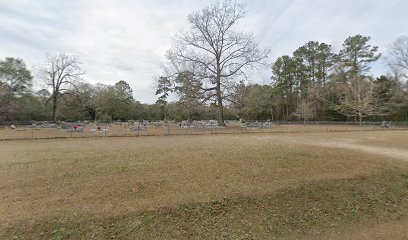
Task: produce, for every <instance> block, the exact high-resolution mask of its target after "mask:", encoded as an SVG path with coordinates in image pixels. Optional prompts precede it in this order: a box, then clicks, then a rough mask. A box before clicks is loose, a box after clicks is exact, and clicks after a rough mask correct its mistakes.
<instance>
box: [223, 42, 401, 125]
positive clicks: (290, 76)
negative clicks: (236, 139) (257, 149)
mask: <svg viewBox="0 0 408 240" xmlns="http://www.w3.org/2000/svg"><path fill="white" fill-rule="evenodd" d="M369 40H370V38H369V37H366V36H361V35H356V36H352V37H349V38H347V39H346V40H345V41H344V43H343V45H342V49H341V50H340V52H338V53H334V52H333V51H332V48H331V46H330V45H328V44H326V43H319V42H315V41H310V42H308V43H306V44H305V45H303V46H301V47H299V48H298V49H297V50H295V51H294V52H293V54H292V55H291V56H288V55H285V56H281V57H279V58H278V59H277V60H276V61H275V62H274V63H273V65H272V77H271V79H272V82H271V84H270V85H264V86H261V85H248V86H246V85H245V84H243V83H241V84H239V85H238V86H237V88H236V91H235V93H236V94H234V96H233V98H232V100H233V101H232V104H231V107H232V108H233V109H234V110H235V111H236V113H237V115H238V116H242V117H244V118H248V119H271V118H272V119H275V120H314V121H326V120H330V121H332V120H341V121H345V120H349V121H350V120H351V121H352V120H358V121H362V120H363V119H368V120H377V121H378V120H386V119H387V120H394V121H403V120H404V121H405V120H408V92H407V82H406V80H407V75H406V73H407V71H408V61H407V60H408V55H407V53H408V37H401V38H398V39H397V40H396V41H395V42H394V43H393V44H392V46H391V48H390V51H389V52H388V53H387V59H385V60H386V61H385V62H386V64H387V67H388V68H389V69H390V73H389V74H384V75H381V76H379V77H377V78H374V77H372V76H371V74H370V69H371V67H370V66H371V63H373V62H375V61H377V60H378V59H379V58H380V56H381V55H380V54H379V53H378V48H377V47H376V46H371V45H370V44H369Z"/></svg>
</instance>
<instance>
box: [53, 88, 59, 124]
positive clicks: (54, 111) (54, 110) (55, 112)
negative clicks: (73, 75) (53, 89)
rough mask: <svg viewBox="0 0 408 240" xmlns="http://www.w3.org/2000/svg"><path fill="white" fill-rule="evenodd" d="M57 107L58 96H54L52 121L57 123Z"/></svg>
mask: <svg viewBox="0 0 408 240" xmlns="http://www.w3.org/2000/svg"><path fill="white" fill-rule="evenodd" d="M57 105H58V96H57V95H56V96H54V97H53V99H52V121H53V122H54V123H55V122H56V121H57Z"/></svg>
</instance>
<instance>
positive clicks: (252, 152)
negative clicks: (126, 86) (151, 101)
mask: <svg viewBox="0 0 408 240" xmlns="http://www.w3.org/2000/svg"><path fill="white" fill-rule="evenodd" d="M407 225H408V132H406V131H401V132H397V131H378V132H352V133H350V132H339V133H327V132H313V131H310V132H305V133H269V134H245V135H242V134H241V135H240V134H236V135H233V134H232V135H203V136H168V137H139V138H80V139H76V138H68V139H52V140H51V139H50V140H23V141H6V142H0V239H108V238H109V239H300V238H303V239H384V236H392V239H407V237H408V230H407V227H406V226H407ZM384 234H385V235H384Z"/></svg>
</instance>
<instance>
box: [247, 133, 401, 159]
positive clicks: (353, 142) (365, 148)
mask: <svg viewBox="0 0 408 240" xmlns="http://www.w3.org/2000/svg"><path fill="white" fill-rule="evenodd" d="M252 138H253V139H256V140H261V141H262V140H263V141H264V140H267V141H276V142H283V143H285V142H286V143H295V144H306V145H314V146H320V147H332V148H342V149H350V150H356V151H362V152H367V153H371V154H375V155H382V156H387V157H391V158H396V159H400V160H403V161H408V150H407V149H404V148H395V147H387V146H369V145H366V144H364V143H362V141H361V139H358V138H348V139H344V138H338V139H333V138H326V139H324V140H323V139H321V138H320V139H318V138H313V137H310V136H301V135H296V136H283V135H279V136H253V137H252Z"/></svg>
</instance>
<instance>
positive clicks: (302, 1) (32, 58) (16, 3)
mask: <svg viewBox="0 0 408 240" xmlns="http://www.w3.org/2000/svg"><path fill="white" fill-rule="evenodd" d="M208 2H209V1H197V0H195V1H193V0H115V1H114V0H65V1H64V0H38V1H37V0H0V23H1V24H0V58H4V57H6V56H10V57H18V58H22V59H24V60H25V62H26V63H27V65H28V66H29V67H31V66H34V65H36V64H38V63H39V62H41V61H42V60H43V59H44V57H45V54H46V53H56V52H66V53H70V54H76V55H78V56H79V58H80V61H81V62H82V63H83V68H84V70H85V71H86V79H87V80H88V81H89V82H92V83H96V82H101V83H105V84H114V83H116V82H117V81H119V80H125V81H127V82H128V83H129V84H130V85H131V87H132V88H133V92H134V95H135V98H136V99H137V100H139V101H141V102H146V103H152V102H154V101H155V100H156V97H155V95H154V92H155V89H154V82H153V77H154V76H158V75H159V74H160V63H161V62H162V61H163V60H164V55H165V52H166V50H167V49H169V47H170V44H171V39H172V37H173V36H174V34H175V33H176V32H177V31H179V30H182V29H186V28H187V27H188V25H187V15H188V14H189V13H190V12H192V11H196V10H199V9H201V8H203V7H204V6H206V5H207V4H208ZM242 2H245V1H242ZM246 2H247V5H248V16H247V18H246V19H245V20H244V22H243V23H242V24H243V26H245V29H246V30H248V31H251V32H253V33H255V35H256V36H257V39H258V41H259V42H260V44H261V46H262V47H265V48H270V49H271V56H270V60H269V61H270V62H273V60H274V59H276V58H277V57H279V56H280V55H283V54H291V53H292V52H293V51H294V50H295V49H296V48H297V47H299V46H301V45H303V44H304V43H306V42H307V41H309V40H317V41H323V42H326V43H329V44H331V45H333V47H334V49H335V50H336V51H337V50H338V49H339V48H340V46H341V44H342V42H343V41H344V39H345V38H347V37H348V36H351V35H355V34H363V35H368V36H371V37H372V41H371V43H372V44H373V45H378V46H379V47H380V51H381V52H385V51H386V49H387V46H388V45H389V44H390V43H391V42H392V41H393V40H394V39H395V38H397V37H398V36H400V35H405V34H407V32H406V31H407V23H408V14H407V11H406V10H407V9H408V1H407V0H375V1H372V0H251V1H249V0H248V1H246ZM404 31H405V32H404ZM383 70H384V69H383V67H382V66H381V64H380V63H378V64H376V66H375V67H374V68H373V74H379V73H380V72H382V71H383ZM269 75H270V73H269V70H265V71H263V73H262V74H256V77H254V79H251V81H252V82H259V83H268V82H269V79H268V78H269ZM36 81H37V84H36V86H37V88H38V87H39V84H38V80H36Z"/></svg>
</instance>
